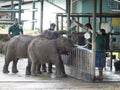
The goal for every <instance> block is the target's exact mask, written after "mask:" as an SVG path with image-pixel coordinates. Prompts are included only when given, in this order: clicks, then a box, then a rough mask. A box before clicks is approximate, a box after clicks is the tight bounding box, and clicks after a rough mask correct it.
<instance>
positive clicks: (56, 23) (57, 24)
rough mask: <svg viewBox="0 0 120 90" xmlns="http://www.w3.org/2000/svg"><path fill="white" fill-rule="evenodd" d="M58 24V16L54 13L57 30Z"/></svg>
mask: <svg viewBox="0 0 120 90" xmlns="http://www.w3.org/2000/svg"><path fill="white" fill-rule="evenodd" d="M58 27H59V24H58V16H57V15H56V29H57V30H59V28H58Z"/></svg>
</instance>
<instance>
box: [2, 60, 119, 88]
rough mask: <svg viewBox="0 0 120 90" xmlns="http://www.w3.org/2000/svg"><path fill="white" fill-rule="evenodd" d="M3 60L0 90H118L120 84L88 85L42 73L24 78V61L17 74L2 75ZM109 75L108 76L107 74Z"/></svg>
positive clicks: (20, 62)
mask: <svg viewBox="0 0 120 90" xmlns="http://www.w3.org/2000/svg"><path fill="white" fill-rule="evenodd" d="M3 64H4V58H0V90H120V83H118V82H114V83H106V82H96V83H90V82H85V81H82V80H78V79H75V78H72V77H70V76H69V77H68V78H61V79H60V78H55V76H54V74H51V75H49V74H47V73H43V74H41V75H40V76H26V75H25V67H26V64H27V60H26V59H21V60H20V61H19V62H18V70H19V72H18V73H17V74H12V73H11V64H10V66H9V70H10V73H9V74H3V73H2V68H3ZM108 75H109V74H108Z"/></svg>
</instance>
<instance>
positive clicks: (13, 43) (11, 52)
mask: <svg viewBox="0 0 120 90" xmlns="http://www.w3.org/2000/svg"><path fill="white" fill-rule="evenodd" d="M35 37H36V36H30V35H18V36H15V37H13V38H12V39H10V40H9V41H8V42H7V43H6V50H5V64H4V66H3V73H9V70H8V66H9V64H10V62H11V61H13V64H12V72H13V73H17V72H18V70H17V62H18V59H19V58H27V57H28V56H27V47H28V44H29V43H30V42H31V40H33V39H34V38H35Z"/></svg>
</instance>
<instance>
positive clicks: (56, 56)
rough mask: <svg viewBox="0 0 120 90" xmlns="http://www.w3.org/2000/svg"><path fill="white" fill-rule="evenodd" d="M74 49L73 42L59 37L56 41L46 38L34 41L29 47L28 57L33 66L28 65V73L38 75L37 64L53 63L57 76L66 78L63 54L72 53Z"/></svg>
mask: <svg viewBox="0 0 120 90" xmlns="http://www.w3.org/2000/svg"><path fill="white" fill-rule="evenodd" d="M73 48H74V43H73V41H72V40H71V39H70V38H66V37H59V38H58V39H55V40H48V39H45V38H43V39H39V38H36V39H34V40H32V41H31V42H30V44H29V45H28V57H29V60H30V62H32V65H31V64H29V63H28V66H27V68H26V72H29V73H31V75H37V74H36V72H35V71H36V66H37V64H39V63H41V64H44V63H52V64H55V66H56V76H57V77H66V76H67V75H66V73H65V70H64V64H63V61H62V59H61V54H62V53H66V52H70V51H71V50H73ZM30 65H31V66H30ZM30 67H31V68H30Z"/></svg>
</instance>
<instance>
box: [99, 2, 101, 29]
mask: <svg viewBox="0 0 120 90" xmlns="http://www.w3.org/2000/svg"><path fill="white" fill-rule="evenodd" d="M100 14H102V0H100ZM101 22H102V17H101V16H100V23H99V28H100V27H101Z"/></svg>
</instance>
